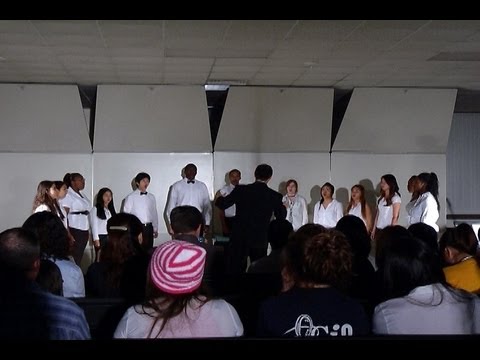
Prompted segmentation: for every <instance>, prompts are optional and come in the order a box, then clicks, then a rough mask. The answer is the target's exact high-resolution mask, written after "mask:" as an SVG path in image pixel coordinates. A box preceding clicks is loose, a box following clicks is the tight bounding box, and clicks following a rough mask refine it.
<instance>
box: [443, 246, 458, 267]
mask: <svg viewBox="0 0 480 360" xmlns="http://www.w3.org/2000/svg"><path fill="white" fill-rule="evenodd" d="M443 258H444V259H445V261H446V262H447V263H448V264H453V263H454V262H455V249H453V248H451V247H450V246H446V247H445V249H444V250H443Z"/></svg>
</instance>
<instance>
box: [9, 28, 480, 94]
mask: <svg viewBox="0 0 480 360" xmlns="http://www.w3.org/2000/svg"><path fill="white" fill-rule="evenodd" d="M0 82H3V83H9V82H12V83H68V84H79V85H97V84H181V85H183V84H188V85H192V84H201V85H203V84H207V83H230V84H246V85H270V86H271V85H275V86H276V85H279V86H320V87H334V88H337V89H352V88H354V87H427V88H458V89H464V90H480V20H385V21H380V20H308V21H304V20H205V21H202V20H184V21H179V20H148V21H140V20H139V21H133V20H126V21H121V20H118V21H117V20H108V21H103V20H6V21H5V20H2V21H0Z"/></svg>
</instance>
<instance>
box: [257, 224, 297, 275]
mask: <svg viewBox="0 0 480 360" xmlns="http://www.w3.org/2000/svg"><path fill="white" fill-rule="evenodd" d="M292 232H293V227H292V224H291V223H290V222H289V221H288V220H286V219H275V220H272V221H271V222H270V224H269V226H268V242H269V243H270V246H271V247H272V251H271V252H270V254H268V256H265V257H263V258H261V259H258V260H256V261H254V262H253V263H252V264H250V267H249V268H248V272H249V273H255V274H258V273H275V274H279V275H280V272H281V271H282V268H281V265H280V254H281V252H282V249H283V247H284V246H285V245H286V244H287V241H288V238H289V236H290V235H291V234H292Z"/></svg>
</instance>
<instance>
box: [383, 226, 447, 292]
mask: <svg viewBox="0 0 480 360" xmlns="http://www.w3.org/2000/svg"><path fill="white" fill-rule="evenodd" d="M388 244H389V245H388V251H386V252H385V256H384V263H383V266H382V270H381V274H382V275H383V289H384V291H385V295H386V298H387V299H390V298H396V297H402V296H406V295H408V294H409V293H410V292H411V291H412V290H413V289H415V288H416V287H419V286H425V285H430V284H434V283H445V275H444V273H443V270H442V264H441V261H440V257H439V256H438V253H437V252H435V251H433V250H432V248H431V247H430V246H429V245H428V244H427V243H425V242H423V241H421V240H419V239H417V238H414V237H413V236H411V235H410V234H408V235H406V236H398V237H397V236H394V237H389V238H388Z"/></svg>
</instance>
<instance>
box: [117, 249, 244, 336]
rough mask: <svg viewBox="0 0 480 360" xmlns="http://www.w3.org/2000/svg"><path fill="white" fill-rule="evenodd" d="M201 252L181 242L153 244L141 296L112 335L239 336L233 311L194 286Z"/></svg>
mask: <svg viewBox="0 0 480 360" xmlns="http://www.w3.org/2000/svg"><path fill="white" fill-rule="evenodd" d="M205 258H206V251H205V249H203V248H202V247H200V246H197V245H193V244H190V243H188V242H185V241H180V240H171V241H167V242H165V243H163V244H161V245H160V246H158V247H157V248H156V249H155V251H154V253H153V255H152V259H151V261H150V265H149V269H148V274H149V276H148V282H147V298H146V301H145V302H144V303H143V304H141V305H135V306H132V307H130V308H129V309H128V310H127V311H126V313H125V315H124V316H123V318H122V320H121V321H120V323H119V324H118V326H117V329H116V330H115V334H114V337H115V338H193V337H234V336H241V335H243V325H242V322H241V321H240V318H239V317H238V314H237V312H236V310H235V309H234V308H233V307H232V306H231V305H230V304H228V303H227V302H226V301H225V300H211V299H209V298H208V297H206V296H204V295H202V294H201V292H200V290H199V288H200V285H201V284H202V277H203V272H204V268H205Z"/></svg>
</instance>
